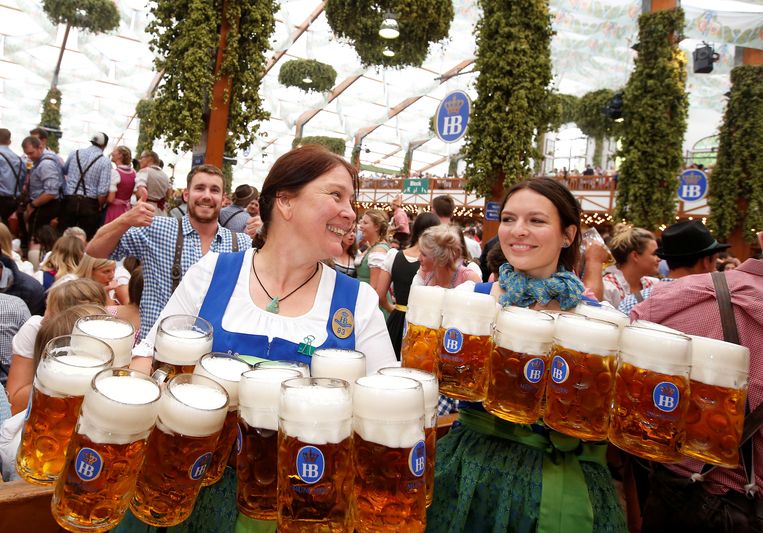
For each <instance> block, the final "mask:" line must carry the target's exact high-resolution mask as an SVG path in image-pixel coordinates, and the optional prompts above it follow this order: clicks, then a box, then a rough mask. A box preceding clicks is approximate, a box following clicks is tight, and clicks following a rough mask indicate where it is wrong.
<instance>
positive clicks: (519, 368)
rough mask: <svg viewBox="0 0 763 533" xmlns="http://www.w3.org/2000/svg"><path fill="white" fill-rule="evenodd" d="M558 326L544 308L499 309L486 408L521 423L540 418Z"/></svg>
mask: <svg viewBox="0 0 763 533" xmlns="http://www.w3.org/2000/svg"><path fill="white" fill-rule="evenodd" d="M554 326H555V324H554V318H553V317H552V316H550V315H547V314H546V313H541V312H540V311H533V310H531V309H523V308H521V307H507V308H505V309H503V310H502V311H500V312H499V313H498V318H497V319H496V325H495V334H494V336H493V351H492V353H491V354H490V361H489V375H488V385H487V397H486V398H485V401H484V402H482V404H483V406H484V407H485V410H487V411H488V412H489V413H492V414H494V415H495V416H497V417H499V418H503V419H504V420H508V421H510V422H516V423H519V424H532V423H533V422H535V421H537V420H538V419H539V418H540V416H541V408H542V405H543V394H544V393H545V392H546V376H547V372H546V369H547V368H548V354H549V352H550V351H551V343H552V342H553V340H554Z"/></svg>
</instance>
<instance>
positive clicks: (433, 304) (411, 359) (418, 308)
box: [400, 285, 445, 372]
mask: <svg viewBox="0 0 763 533" xmlns="http://www.w3.org/2000/svg"><path fill="white" fill-rule="evenodd" d="M444 296H445V289H443V288H442V287H425V286H423V285H417V286H415V287H411V292H410V294H409V295H408V311H406V313H405V333H404V334H403V343H402V345H401V347H400V358H401V360H402V363H403V366H405V367H409V368H418V369H419V370H423V371H425V372H434V363H435V359H436V357H437V350H438V343H439V340H438V338H437V336H438V333H439V330H440V321H441V319H442V300H443V297H444Z"/></svg>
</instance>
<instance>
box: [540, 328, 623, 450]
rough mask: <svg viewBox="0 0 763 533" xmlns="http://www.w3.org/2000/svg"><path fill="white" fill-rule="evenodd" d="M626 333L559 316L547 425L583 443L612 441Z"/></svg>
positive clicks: (546, 414)
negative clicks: (612, 416) (609, 436)
mask: <svg viewBox="0 0 763 533" xmlns="http://www.w3.org/2000/svg"><path fill="white" fill-rule="evenodd" d="M619 337H620V329H619V328H618V326H617V324H614V323H613V322H604V321H602V320H596V319H593V318H588V317H585V316H581V315H572V314H566V315H559V317H558V318H557V319H556V331H555V333H554V344H553V347H552V348H551V355H550V357H551V361H550V363H549V364H550V367H549V376H548V382H547V384H546V411H545V413H544V414H543V421H544V422H545V424H546V425H547V426H548V427H550V428H551V429H554V430H556V431H558V432H560V433H564V434H565V435H570V436H572V437H577V438H578V439H583V440H594V441H595V440H604V439H606V438H607V427H608V423H609V409H610V404H611V401H612V388H613V385H614V375H615V356H616V354H617V345H618V339H619Z"/></svg>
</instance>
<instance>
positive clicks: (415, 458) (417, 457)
mask: <svg viewBox="0 0 763 533" xmlns="http://www.w3.org/2000/svg"><path fill="white" fill-rule="evenodd" d="M426 463H427V447H426V444H424V441H423V440H420V441H419V442H417V443H416V445H415V446H414V447H413V448H411V452H410V453H409V454H408V468H409V469H410V471H411V474H413V475H414V476H416V477H421V476H423V475H424V468H425V467H426Z"/></svg>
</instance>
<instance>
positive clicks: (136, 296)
mask: <svg viewBox="0 0 763 533" xmlns="http://www.w3.org/2000/svg"><path fill="white" fill-rule="evenodd" d="M127 295H128V296H129V298H130V303H131V304H134V305H138V304H140V299H141V298H142V297H143V267H140V266H139V267H138V268H136V269H135V270H133V271H132V274H130V281H129V282H128V283H127Z"/></svg>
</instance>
